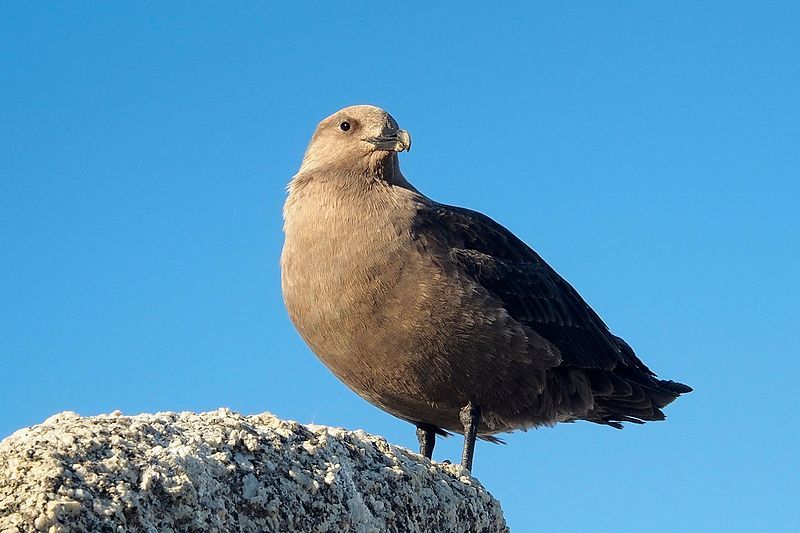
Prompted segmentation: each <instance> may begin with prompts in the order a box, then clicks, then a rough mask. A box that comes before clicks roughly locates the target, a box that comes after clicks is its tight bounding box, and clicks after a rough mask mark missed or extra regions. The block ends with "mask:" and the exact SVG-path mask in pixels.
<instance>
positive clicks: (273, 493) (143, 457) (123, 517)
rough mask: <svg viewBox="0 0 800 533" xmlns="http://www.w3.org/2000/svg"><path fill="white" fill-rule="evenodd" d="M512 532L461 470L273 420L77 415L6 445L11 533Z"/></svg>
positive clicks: (226, 415) (351, 435) (6, 510)
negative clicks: (229, 532) (65, 532)
mask: <svg viewBox="0 0 800 533" xmlns="http://www.w3.org/2000/svg"><path fill="white" fill-rule="evenodd" d="M17 531H26V532H27V531H49V532H57V531H109V532H111V531H146V532H170V531H198V532H199V531H204V532H205V531H220V532H222V531H353V532H371V531H374V532H383V531H408V532H414V531H443V532H447V531H485V532H494V531H507V528H506V525H505V522H504V520H503V514H502V511H501V509H500V504H499V503H498V502H497V500H495V499H494V498H493V497H492V496H491V495H490V494H489V493H488V492H487V491H486V490H485V489H484V488H483V487H482V486H481V485H480V484H479V483H478V482H477V481H476V480H475V479H474V478H471V477H470V476H468V475H465V474H464V472H463V471H462V470H461V467H459V466H456V465H445V464H437V463H433V462H431V461H428V460H427V459H424V458H422V457H420V456H419V455H417V454H414V453H411V452H409V451H407V450H404V449H402V448H398V447H396V446H392V445H390V444H388V443H387V442H386V441H385V440H384V439H382V438H380V437H374V436H371V435H367V434H365V433H363V432H361V431H355V432H350V431H345V430H343V429H334V428H328V427H324V426H304V425H301V424H298V423H296V422H287V421H282V420H279V419H277V418H275V417H274V416H272V415H270V414H261V415H255V416H242V415H239V414H236V413H233V412H231V411H228V410H225V409H221V410H219V411H215V412H210V413H201V414H196V413H159V414H155V415H138V416H122V415H121V414H119V413H112V414H110V415H101V416H95V417H80V416H78V415H76V414H75V413H70V412H65V413H61V414H58V415H55V416H53V417H51V418H49V419H47V420H46V421H45V422H44V423H43V424H41V425H38V426H34V427H32V428H27V429H22V430H20V431H17V432H16V433H14V434H13V435H11V436H10V437H8V438H6V439H5V440H3V441H2V442H0V532H2V533H8V532H17Z"/></svg>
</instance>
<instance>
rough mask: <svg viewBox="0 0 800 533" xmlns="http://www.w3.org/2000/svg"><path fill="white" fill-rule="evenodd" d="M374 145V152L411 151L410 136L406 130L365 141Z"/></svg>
mask: <svg viewBox="0 0 800 533" xmlns="http://www.w3.org/2000/svg"><path fill="white" fill-rule="evenodd" d="M367 141H368V142H370V143H372V144H374V145H375V149H376V150H381V151H386V152H402V151H410V150H411V135H409V133H408V132H407V131H406V130H397V131H396V132H394V133H391V134H388V135H386V134H384V135H381V136H379V137H372V138H371V139H367Z"/></svg>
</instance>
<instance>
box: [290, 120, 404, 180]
mask: <svg viewBox="0 0 800 533" xmlns="http://www.w3.org/2000/svg"><path fill="white" fill-rule="evenodd" d="M410 149H411V136H410V135H409V134H408V132H407V131H405V130H401V129H400V127H399V126H398V125H397V121H396V120H395V119H394V118H392V116H391V115H390V114H389V113H387V112H386V111H384V110H383V109H381V108H379V107H375V106H371V105H355V106H350V107H345V108H344V109H342V110H340V111H337V112H336V113H334V114H332V115H331V116H329V117H328V118H326V119H325V120H323V121H322V122H320V123H319V126H317V130H316V131H315V132H314V135H313V136H312V137H311V142H310V143H309V144H308V149H307V150H306V154H305V156H304V157H303V164H302V165H301V166H300V173H303V172H308V171H312V170H324V171H356V172H360V171H361V170H365V169H369V168H373V169H375V168H379V167H382V166H384V163H385V162H386V160H387V159H389V160H394V159H396V154H397V153H398V152H402V151H404V150H410Z"/></svg>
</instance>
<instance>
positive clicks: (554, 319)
mask: <svg viewBox="0 0 800 533" xmlns="http://www.w3.org/2000/svg"><path fill="white" fill-rule="evenodd" d="M419 215H420V216H419V217H418V219H417V220H418V227H417V228H416V235H417V237H418V238H419V239H420V240H421V241H422V244H423V245H426V247H427V246H431V247H436V248H438V249H439V250H444V253H446V254H447V256H448V257H447V258H446V260H448V261H450V262H452V263H453V264H455V266H456V267H457V268H458V269H459V270H460V271H461V272H462V273H463V274H465V275H467V276H470V277H471V278H472V279H473V280H474V281H475V282H477V283H478V284H479V285H481V286H482V287H484V288H485V289H486V290H487V291H488V292H489V293H490V294H492V295H493V296H494V297H495V298H497V299H499V300H500V301H501V302H502V304H503V305H504V307H505V309H506V310H507V311H508V313H509V315H511V316H512V317H513V318H514V319H515V320H517V321H518V322H521V323H523V324H525V325H526V326H528V327H530V328H532V329H533V330H534V331H536V333H538V334H539V335H541V336H542V337H544V338H545V339H547V340H548V341H550V342H551V343H553V344H554V345H555V346H557V347H558V349H559V350H560V351H561V356H562V364H563V365H568V366H574V367H578V368H597V369H605V370H612V369H614V368H616V367H618V366H620V364H621V365H622V366H624V367H628V368H629V369H630V370H633V371H635V372H636V371H638V372H636V373H637V374H638V373H639V372H642V373H644V374H645V375H647V376H652V375H653V373H652V372H651V371H650V370H649V369H648V368H647V367H646V366H645V365H644V363H642V362H641V360H639V358H638V357H636V355H635V354H634V353H633V351H632V350H631V349H630V348H628V347H627V344H625V343H624V341H623V342H621V339H619V338H618V337H616V336H614V335H613V334H611V332H609V330H608V327H607V326H606V325H605V324H604V323H603V321H602V319H601V318H600V317H599V316H597V313H595V312H594V311H593V310H592V308H591V307H589V305H588V304H587V303H586V302H585V301H584V300H583V298H581V296H580V295H579V294H578V292H577V291H576V290H575V289H574V288H573V287H572V286H571V285H570V284H569V283H567V282H566V281H565V280H564V278H562V277H561V276H559V275H558V273H557V272H556V271H555V270H553V269H552V268H551V267H550V266H549V265H548V264H547V263H546V262H545V261H544V260H543V259H542V258H541V257H540V256H539V254H537V253H536V252H535V251H533V250H532V249H531V248H530V247H529V246H527V245H526V244H525V243H524V242H522V241H521V240H520V239H519V238H517V237H516V236H515V235H514V234H513V233H511V232H510V231H508V230H507V229H506V228H504V227H503V226H501V225H500V224H498V223H497V222H495V221H494V220H492V219H491V218H489V217H487V216H486V215H483V214H481V213H478V212H475V211H471V210H469V209H464V208H460V207H452V206H447V205H443V204H437V203H431V204H429V205H427V206H425V208H423V210H422V211H421V212H420V213H419ZM431 239H432V240H434V241H436V242H428V243H426V241H427V240H431ZM437 245H438V246H437ZM626 348H627V349H626Z"/></svg>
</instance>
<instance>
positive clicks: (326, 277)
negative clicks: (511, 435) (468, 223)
mask: <svg viewBox="0 0 800 533" xmlns="http://www.w3.org/2000/svg"><path fill="white" fill-rule="evenodd" d="M396 257H397V258H399V257H404V258H405V260H403V261H401V260H399V259H398V260H397V261H395V262H391V261H390V262H389V265H388V266H387V265H386V264H383V265H382V266H381V268H369V267H367V268H357V269H347V270H345V269H336V268H330V269H315V271H314V272H311V271H310V270H308V269H306V268H303V267H302V266H301V267H300V268H297V269H293V268H292V267H291V266H289V265H285V268H284V279H283V285H284V298H285V300H286V305H287V308H288V309H289V314H290V316H291V318H292V320H293V322H294V324H295V326H296V327H297V329H298V331H299V332H300V334H301V336H302V337H303V338H304V340H305V341H306V342H307V343H308V345H309V346H310V347H311V349H312V350H313V351H314V353H315V354H316V355H317V356H318V357H319V358H320V360H322V362H323V363H324V364H325V365H326V366H327V367H328V368H329V369H330V370H331V371H332V372H333V373H334V374H335V375H336V376H337V377H338V378H339V379H340V380H342V381H343V382H344V383H345V384H346V385H348V386H349V387H350V388H351V389H353V390H354V391H355V392H356V393H358V394H359V395H360V396H362V397H363V398H365V399H366V400H368V401H370V402H371V403H373V404H375V405H377V406H378V407H380V408H382V409H384V410H385V411H388V412H389V413H391V414H393V415H395V416H397V417H399V418H402V419H405V420H408V421H411V422H426V423H429V424H434V425H437V426H439V427H442V428H444V429H450V430H456V431H457V430H459V429H460V428H461V423H460V420H459V416H458V412H459V410H460V408H461V407H463V406H464V405H466V403H467V402H469V401H473V402H480V404H481V407H482V409H484V412H485V413H486V415H487V416H486V417H485V418H486V420H487V425H486V427H484V428H482V432H487V433H488V432H492V431H493V430H498V431H499V430H506V429H509V427H510V426H509V424H506V423H505V422H504V420H505V419H506V418H508V416H507V414H505V413H504V412H503V411H504V410H506V411H507V410H508V409H509V408H511V409H516V410H519V408H518V407H519V405H518V404H520V402H525V401H531V397H532V396H535V395H536V394H538V392H537V389H540V387H539V383H540V382H541V380H542V379H543V377H542V372H541V371H540V370H537V369H535V368H529V367H530V364H529V361H530V356H529V353H528V351H529V348H530V342H529V340H530V339H528V337H527V336H526V334H525V332H524V331H522V330H521V329H520V326H519V325H518V324H516V323H515V322H514V321H513V320H512V319H511V318H510V317H509V316H508V314H507V313H505V311H504V310H502V308H499V307H496V308H495V307H492V306H491V305H486V302H485V301H482V302H480V304H478V302H477V301H476V299H479V298H485V296H484V295H481V294H480V293H479V291H476V290H475V288H474V287H472V286H469V285H468V284H467V283H466V282H463V281H460V280H458V279H457V278H454V277H452V276H447V275H446V273H443V272H442V271H441V269H440V267H437V266H435V265H432V264H431V263H429V262H423V261H415V260H414V258H413V254H412V255H411V256H410V257H411V259H409V254H408V253H402V254H400V253H398V254H396ZM300 263H302V264H303V265H308V264H311V263H313V262H308V261H301V262H300ZM286 266H288V268H286ZM308 295H313V303H314V305H313V306H309V305H308V302H307V301H305V300H304V301H301V300H300V297H301V296H303V297H305V298H307V297H308ZM512 398H513V401H510V399H512ZM493 413H494V414H493Z"/></svg>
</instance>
